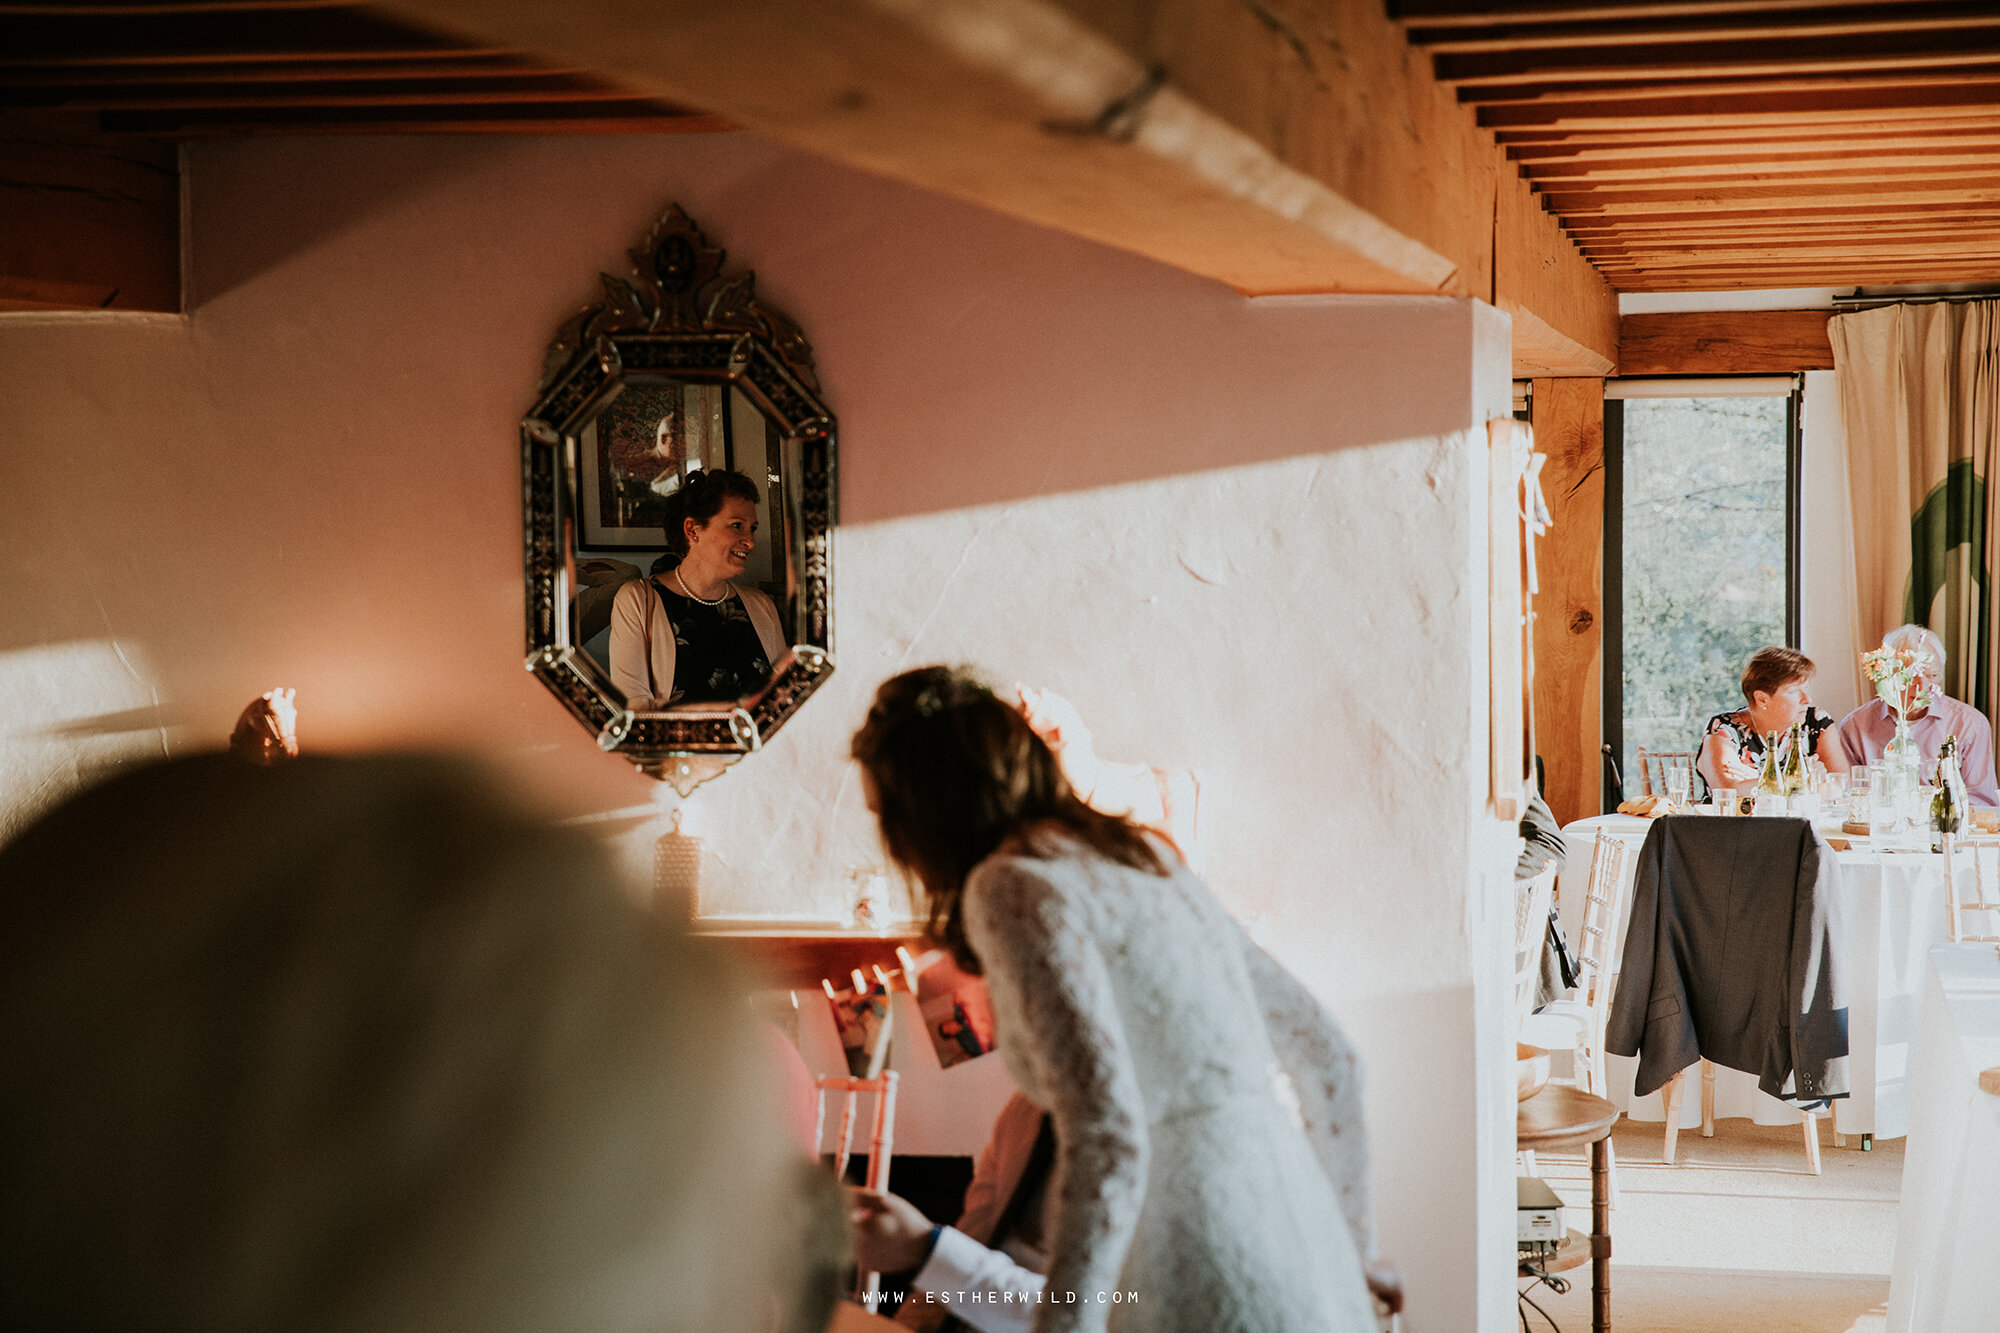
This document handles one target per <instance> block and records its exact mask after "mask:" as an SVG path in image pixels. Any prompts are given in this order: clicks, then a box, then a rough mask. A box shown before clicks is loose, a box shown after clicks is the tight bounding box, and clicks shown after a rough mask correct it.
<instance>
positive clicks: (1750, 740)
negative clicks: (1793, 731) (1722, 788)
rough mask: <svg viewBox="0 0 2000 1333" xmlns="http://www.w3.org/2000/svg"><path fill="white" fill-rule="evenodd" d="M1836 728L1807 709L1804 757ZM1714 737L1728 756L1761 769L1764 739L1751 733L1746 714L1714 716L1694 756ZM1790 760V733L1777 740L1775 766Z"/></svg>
mask: <svg viewBox="0 0 2000 1333" xmlns="http://www.w3.org/2000/svg"><path fill="white" fill-rule="evenodd" d="M1838 725H1839V723H1838V722H1836V721H1835V720H1834V719H1833V718H1831V717H1829V716H1827V715H1826V714H1825V713H1822V712H1820V711H1819V709H1817V708H1808V709H1806V720H1805V734H1806V756H1807V757H1808V758H1810V757H1811V756H1813V755H1815V754H1817V753H1818V752H1819V738H1820V737H1822V736H1824V735H1825V734H1826V733H1827V732H1829V731H1831V730H1832V729H1833V728H1834V727H1836V726H1838ZM1715 735H1720V736H1721V737H1722V738H1723V743H1724V744H1725V745H1726V746H1728V747H1729V748H1730V751H1731V753H1733V754H1735V755H1736V757H1737V758H1738V759H1739V760H1741V761H1742V762H1743V763H1745V764H1748V765H1749V766H1750V767H1751V768H1762V767H1763V766H1764V738H1763V737H1762V736H1759V735H1758V734H1757V733H1756V732H1755V731H1753V730H1752V729H1751V727H1750V713H1749V710H1747V709H1742V708H1739V709H1737V710H1736V711H1735V712H1733V713H1717V714H1716V715H1715V716H1714V717H1712V718H1710V719H1709V720H1708V725H1707V726H1706V727H1703V728H1702V731H1701V742H1700V743H1699V744H1698V745H1696V747H1695V749H1696V752H1697V753H1699V752H1700V751H1701V750H1702V749H1703V748H1705V747H1706V746H1707V744H1708V738H1709V737H1710V736H1715ZM1790 757H1791V743H1790V740H1789V733H1787V735H1786V736H1785V737H1780V738H1779V741H1778V762H1779V763H1783V762H1785V760H1787V759H1789V758H1790ZM1702 781H1704V782H1707V783H1709V784H1710V785H1711V786H1713V785H1714V782H1713V780H1712V779H1711V778H1710V776H1709V775H1708V774H1706V773H1703V774H1702Z"/></svg>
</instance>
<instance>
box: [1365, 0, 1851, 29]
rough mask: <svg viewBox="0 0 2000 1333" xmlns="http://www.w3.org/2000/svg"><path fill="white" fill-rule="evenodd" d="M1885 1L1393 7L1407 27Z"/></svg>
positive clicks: (1696, 14)
mask: <svg viewBox="0 0 2000 1333" xmlns="http://www.w3.org/2000/svg"><path fill="white" fill-rule="evenodd" d="M1881 3H1882V0H1610V2H1609V3H1607V0H1523V2H1522V3H1513V4H1510V3H1505V0H1389V12H1390V14H1391V15H1392V16H1393V17H1394V18H1395V19H1396V20H1397V21H1398V22H1401V23H1403V24H1405V25H1406V26H1415V25H1417V24H1423V25H1426V26H1430V27H1439V26H1444V25H1462V26H1467V27H1483V26H1486V25H1489V24H1491V23H1493V22H1494V20H1495V19H1496V18H1498V17H1501V16H1504V17H1505V18H1506V20H1507V21H1508V22H1510V23H1538V22H1539V23H1576V22H1585V21H1590V20H1615V19H1631V18H1653V19H1660V20H1676V19H1691V18H1706V17H1710V16H1713V15H1718V14H1775V13H1792V12H1798V11H1801V10H1822V9H1846V8H1871V7H1874V6H1878V5H1880V4H1881Z"/></svg>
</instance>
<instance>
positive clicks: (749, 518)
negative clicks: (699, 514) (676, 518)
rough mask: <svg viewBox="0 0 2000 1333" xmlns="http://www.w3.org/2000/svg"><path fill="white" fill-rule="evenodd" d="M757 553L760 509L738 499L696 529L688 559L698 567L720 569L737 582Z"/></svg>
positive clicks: (691, 536) (692, 534) (691, 535)
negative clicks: (738, 576) (751, 558)
mask: <svg viewBox="0 0 2000 1333" xmlns="http://www.w3.org/2000/svg"><path fill="white" fill-rule="evenodd" d="M756 549H757V506H756V505H753V504H751V503H750V502H749V501H748V500H739V499H737V498H735V497H734V496H731V497H730V498H728V499H726V500H724V501H723V502H722V508H721V509H719V510H717V511H716V514H715V517H714V518H711V519H710V520H708V522H706V523H702V524H699V525H696V526H695V527H694V528H693V529H692V531H691V532H690V533H689V536H688V556H689V558H691V559H693V560H695V561H697V567H705V568H710V569H719V570H721V571H723V575H724V577H726V578H735V577H736V576H737V575H738V574H741V573H742V572H743V571H744V569H745V568H746V567H747V566H748V565H749V563H750V553H751V552H752V551H754V550H756Z"/></svg>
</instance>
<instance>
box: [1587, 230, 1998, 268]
mask: <svg viewBox="0 0 2000 1333" xmlns="http://www.w3.org/2000/svg"><path fill="white" fill-rule="evenodd" d="M1908 256H1916V257H1918V258H1921V259H1925V260H1931V259H1945V258H1959V257H1963V258H1968V259H1994V258H2000V238H1993V237H1989V238H1988V239H1986V240H1984V241H1977V242H1964V243H1953V242H1947V241H1940V242H1936V243H1932V244H1925V245H1906V246H1900V247H1897V246H1886V247H1885V246H1882V245H1865V244H1864V245H1845V246H1821V245H1800V246H1781V247H1773V246H1757V247H1754V248H1746V249H1739V250H1725V249H1719V248H1718V249H1701V250H1686V251H1682V252H1680V253H1672V252H1648V253H1643V254H1626V255H1605V256H1602V257H1601V258H1600V259H1599V260H1598V261H1596V262H1597V268H1598V271H1599V272H1601V273H1605V274H1614V273H1621V272H1630V271H1635V270H1643V271H1647V272H1654V273H1665V272H1671V271H1672V270H1674V269H1725V268H1742V269H1749V270H1755V271H1758V272H1762V271H1763V270H1765V269H1768V268H1770V267H1771V265H1772V264H1773V262H1775V261H1777V260H1780V259H1782V260H1783V261H1784V262H1787V263H1793V264H1799V265H1803V264H1807V263H1810V264H1812V265H1814V266H1815V267H1833V261H1839V262H1840V263H1842V264H1845V263H1847V262H1849V261H1855V262H1866V263H1871V264H1872V263H1881V264H1894V263H1896V262H1898V260H1899V259H1901V258H1904V257H1908Z"/></svg>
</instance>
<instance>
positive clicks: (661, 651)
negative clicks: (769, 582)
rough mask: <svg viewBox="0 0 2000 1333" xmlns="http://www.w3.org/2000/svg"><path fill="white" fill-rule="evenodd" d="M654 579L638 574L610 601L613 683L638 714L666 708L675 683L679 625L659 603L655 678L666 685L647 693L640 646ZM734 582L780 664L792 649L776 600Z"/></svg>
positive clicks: (772, 658) (655, 610)
mask: <svg viewBox="0 0 2000 1333" xmlns="http://www.w3.org/2000/svg"><path fill="white" fill-rule="evenodd" d="M650 582H651V580H650V579H633V580H632V581H631V582H629V583H627V584H626V585H625V586H624V587H622V588H620V589H619V590H618V595H617V596H616V597H615V598H614V599H613V600H612V603H611V683H612V684H613V685H615V686H617V687H618V690H619V691H620V692H621V693H622V694H624V696H625V706H626V707H627V708H629V709H631V710H632V711H633V712H635V713H650V712H656V711H658V710H659V709H662V708H665V707H667V699H668V698H669V697H671V696H672V694H673V688H674V686H673V681H674V625H673V621H671V620H670V619H668V618H667V611H666V608H665V607H663V606H658V605H655V607H654V608H653V642H652V657H653V677H652V678H653V681H654V682H655V684H659V685H665V686H666V687H667V688H666V690H665V691H664V692H663V693H662V694H661V695H660V696H659V697H654V696H652V695H649V694H648V693H647V692H646V657H645V654H644V653H643V651H642V650H641V647H640V644H641V641H642V640H643V639H644V638H645V635H646V600H645V599H646V598H649V597H651V598H655V599H657V598H658V596H659V594H658V593H656V592H654V591H653V590H652V589H651V588H649V587H647V586H646V585H647V584H648V583H650ZM729 586H730V587H732V588H734V589H735V590H736V595H737V596H738V597H740V598H742V599H743V609H744V611H745V612H747V613H748V614H749V616H750V624H751V627H752V628H754V629H755V630H756V631H757V641H758V642H759V643H761V644H763V645H764V654H765V656H766V657H767V658H769V659H770V662H771V664H772V665H773V666H774V667H775V666H776V665H777V663H778V660H779V659H780V658H782V657H783V656H784V655H785V653H786V652H787V651H788V648H787V645H786V643H785V635H784V631H783V630H782V629H781V628H780V627H779V624H778V608H777V605H776V604H775V603H774V602H772V601H771V598H770V596H769V595H768V594H767V593H765V592H764V591H763V590H762V589H759V588H746V587H744V586H743V585H742V584H740V583H731V584H730V585H729Z"/></svg>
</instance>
